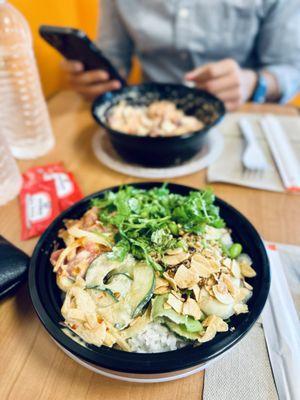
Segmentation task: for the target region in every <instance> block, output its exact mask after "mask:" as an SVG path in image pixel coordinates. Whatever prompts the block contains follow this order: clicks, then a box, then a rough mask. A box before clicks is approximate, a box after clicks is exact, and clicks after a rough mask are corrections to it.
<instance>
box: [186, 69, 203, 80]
mask: <svg viewBox="0 0 300 400" xmlns="http://www.w3.org/2000/svg"><path fill="white" fill-rule="evenodd" d="M204 70H205V67H197V68H195V69H193V70H192V71H189V72H187V73H186V74H185V76H184V79H185V80H187V81H193V80H197V78H198V77H199V75H201V74H202V73H203V72H204Z"/></svg>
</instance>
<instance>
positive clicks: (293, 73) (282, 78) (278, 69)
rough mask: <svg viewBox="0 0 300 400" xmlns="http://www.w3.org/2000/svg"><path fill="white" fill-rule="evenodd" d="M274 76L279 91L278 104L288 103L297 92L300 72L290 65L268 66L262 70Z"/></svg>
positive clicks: (299, 84) (299, 83)
mask: <svg viewBox="0 0 300 400" xmlns="http://www.w3.org/2000/svg"><path fill="white" fill-rule="evenodd" d="M262 71H268V72H270V73H271V74H272V75H274V76H275V78H276V80H277V82H278V85H279V91H280V95H281V97H280V99H279V103H281V104H283V103H286V102H288V101H289V100H290V99H291V98H292V97H293V96H294V95H295V94H296V93H297V91H298V90H299V87H300V71H298V70H297V69H296V68H294V67H292V66H290V65H270V66H268V67H264V68H262Z"/></svg>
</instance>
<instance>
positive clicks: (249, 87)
mask: <svg viewBox="0 0 300 400" xmlns="http://www.w3.org/2000/svg"><path fill="white" fill-rule="evenodd" d="M185 79H186V80H188V81H194V82H195V84H196V87H198V88H200V89H205V90H207V91H208V92H210V93H212V94H214V95H216V96H217V97H219V98H220V99H221V100H223V101H224V103H225V106H226V109H227V110H228V111H233V110H235V109H237V108H238V107H239V106H240V105H241V104H243V103H244V102H245V101H247V100H249V99H250V97H251V96H252V93H253V91H254V89H255V86H256V82H257V75H256V73H255V72H254V71H252V70H250V69H242V68H241V67H240V66H239V64H238V63H237V62H236V61H234V60H232V59H225V60H221V61H218V62H214V63H209V64H206V65H203V66H202V67H198V68H196V69H194V70H193V71H190V72H188V73H187V74H186V75H185Z"/></svg>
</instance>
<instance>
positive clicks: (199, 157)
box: [92, 128, 224, 179]
mask: <svg viewBox="0 0 300 400" xmlns="http://www.w3.org/2000/svg"><path fill="white" fill-rule="evenodd" d="M223 145H224V140H223V136H222V134H221V133H220V132H219V131H218V130H217V129H216V128H215V129H212V130H211V131H210V132H209V134H208V135H207V137H206V139H205V143H204V145H203V147H202V149H201V150H200V151H199V153H198V154H196V155H195V156H194V157H193V158H191V159H190V160H188V161H186V162H184V163H183V164H181V165H178V166H172V167H164V168H147V167H143V166H141V165H137V164H129V163H127V162H126V161H124V160H123V159H122V158H121V157H120V156H119V155H118V154H117V152H116V151H115V149H114V148H113V146H112V144H111V142H110V140H109V138H108V136H107V135H106V134H105V132H104V131H102V130H99V131H97V133H95V135H94V136H93V139H92V147H93V150H94V153H95V156H96V157H97V159H98V160H99V161H100V162H101V163H102V164H104V165H105V166H106V167H108V168H110V169H112V170H114V171H117V172H120V173H121V174H125V175H130V176H135V177H138V178H149V179H153V178H154V179H163V178H164V179H170V178H176V177H179V176H184V175H189V174H193V173H194V172H197V171H200V170H201V169H204V168H207V167H208V166H209V165H211V164H212V163H213V162H214V161H215V160H216V159H217V158H218V157H219V155H220V154H221V152H222V149H223Z"/></svg>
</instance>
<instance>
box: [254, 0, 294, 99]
mask: <svg viewBox="0 0 300 400" xmlns="http://www.w3.org/2000/svg"><path fill="white" fill-rule="evenodd" d="M257 57H258V60H259V64H260V68H259V70H260V71H261V72H262V73H263V74H264V75H265V77H266V79H267V83H268V95H267V99H268V100H270V101H280V102H286V101H287V100H289V99H290V98H291V97H292V96H293V95H294V94H295V93H296V92H297V90H299V89H300V0H276V1H273V5H272V6H270V8H269V10H268V12H267V15H266V17H265V18H264V21H263V22H262V25H261V28H260V32H259V35H258V38H257Z"/></svg>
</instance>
